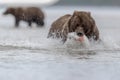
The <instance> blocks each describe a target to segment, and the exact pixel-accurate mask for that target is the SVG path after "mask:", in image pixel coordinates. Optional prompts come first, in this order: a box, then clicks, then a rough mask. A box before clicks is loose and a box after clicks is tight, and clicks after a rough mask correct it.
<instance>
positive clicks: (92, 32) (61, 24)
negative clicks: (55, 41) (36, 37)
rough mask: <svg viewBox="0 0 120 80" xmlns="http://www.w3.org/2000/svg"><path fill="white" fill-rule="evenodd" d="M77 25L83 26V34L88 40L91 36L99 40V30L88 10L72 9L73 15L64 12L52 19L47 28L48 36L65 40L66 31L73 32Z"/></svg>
mask: <svg viewBox="0 0 120 80" xmlns="http://www.w3.org/2000/svg"><path fill="white" fill-rule="evenodd" d="M78 27H81V28H83V31H84V34H85V35H86V36H87V38H88V39H89V40H90V39H91V38H92V39H94V40H95V41H97V40H99V30H98V28H97V26H96V23H95V21H94V19H93V18H92V17H91V14H90V12H85V11H74V13H73V15H70V14H66V15H64V16H62V17H60V18H59V19H57V20H56V21H54V22H53V23H52V25H51V28H50V30H49V33H48V38H49V37H53V38H61V39H62V41H63V42H65V41H66V40H67V35H68V33H70V32H75V30H76V29H77V28H78Z"/></svg>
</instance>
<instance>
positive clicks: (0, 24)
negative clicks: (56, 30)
mask: <svg viewBox="0 0 120 80" xmlns="http://www.w3.org/2000/svg"><path fill="white" fill-rule="evenodd" d="M58 9H59V10H58ZM74 10H86V11H90V12H91V15H92V16H93V17H94V19H95V20H96V24H97V26H98V28H99V30H100V36H101V39H102V40H103V44H91V47H90V49H75V48H74V47H72V48H70V47H69V48H68V47H66V45H63V44H61V43H60V41H59V40H53V39H47V38H46V37H47V33H48V30H49V28H50V25H51V23H52V22H53V21H54V20H56V19H57V18H58V17H59V16H62V15H64V14H66V13H71V14H72V12H73V11H74ZM118 10H119V8H118V9H107V8H106V9H104V8H103V9H99V8H98V9H96V8H79V7H73V8H69V7H65V8H63V7H61V8H60V7H58V8H45V9H44V11H45V13H46V25H45V27H43V28H37V27H36V25H35V24H33V28H29V27H28V26H27V24H26V23H24V22H21V24H20V28H18V29H17V28H14V19H13V17H11V16H3V15H2V12H3V11H4V9H1V13H0V79H1V80H8V79H9V80H80V79H81V80H110V79H111V80H119V79H120V78H119V74H120V71H119V70H120V62H119V61H120V35H119V34H120V25H119V24H120V11H118Z"/></svg>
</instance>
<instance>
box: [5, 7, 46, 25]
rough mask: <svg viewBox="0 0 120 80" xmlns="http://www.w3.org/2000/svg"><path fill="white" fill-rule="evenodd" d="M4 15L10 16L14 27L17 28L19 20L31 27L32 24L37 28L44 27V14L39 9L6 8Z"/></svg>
mask: <svg viewBox="0 0 120 80" xmlns="http://www.w3.org/2000/svg"><path fill="white" fill-rule="evenodd" d="M3 14H4V15H8V14H11V15H13V16H14V17H15V26H16V27H18V26H19V22H20V21H21V20H23V21H26V22H27V23H28V25H29V26H30V27H31V25H32V23H33V22H34V23H36V24H37V25H38V27H39V26H44V18H45V17H44V13H43V12H42V10H41V9H39V8H37V7H28V8H22V7H18V8H12V7H10V8H8V9H7V10H6V11H5V12H4V13H3Z"/></svg>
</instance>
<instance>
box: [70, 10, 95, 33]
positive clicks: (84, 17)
mask: <svg viewBox="0 0 120 80" xmlns="http://www.w3.org/2000/svg"><path fill="white" fill-rule="evenodd" d="M94 25H95V22H94V20H93V18H92V17H91V13H90V12H85V11H74V13H73V15H72V16H71V18H70V20H69V26H68V27H69V31H70V32H74V31H75V29H77V27H82V28H83V30H84V33H85V34H88V33H90V32H91V31H90V30H92V28H93V27H94Z"/></svg>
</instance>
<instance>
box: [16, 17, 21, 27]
mask: <svg viewBox="0 0 120 80" xmlns="http://www.w3.org/2000/svg"><path fill="white" fill-rule="evenodd" d="M19 21H20V20H19V19H18V18H16V19H15V27H19Z"/></svg>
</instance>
